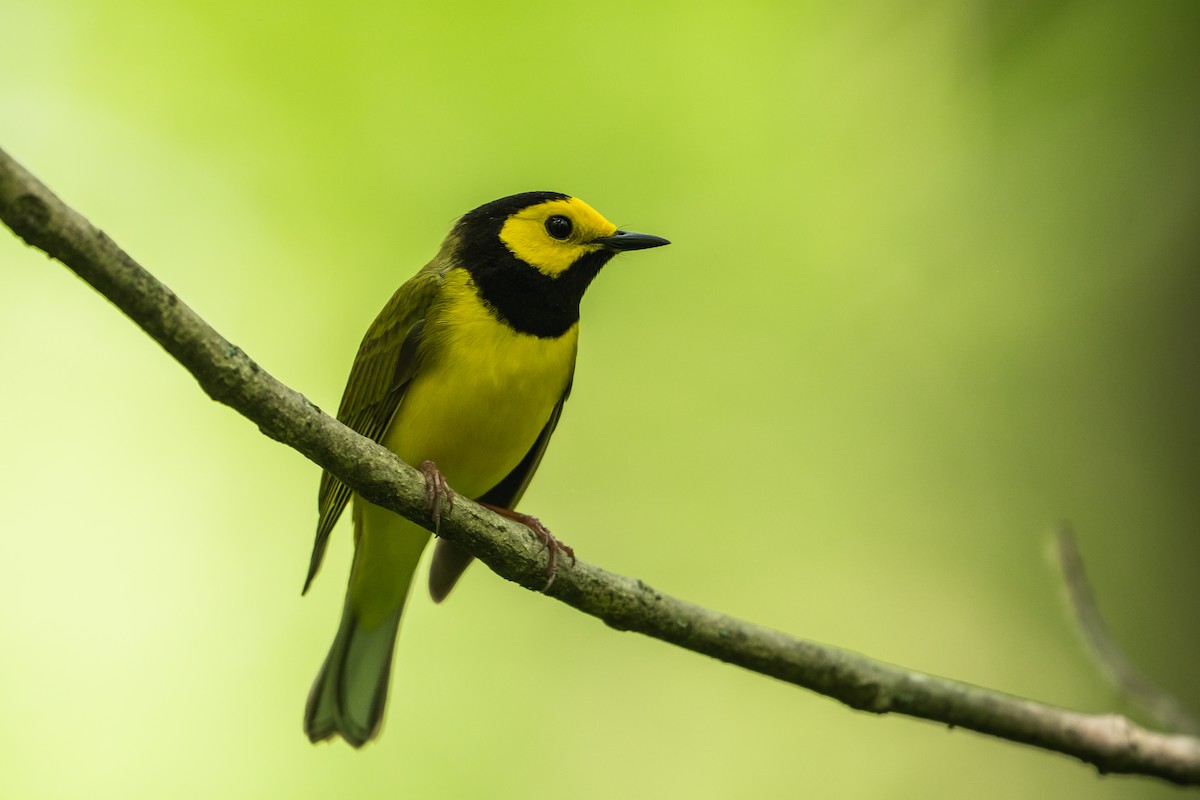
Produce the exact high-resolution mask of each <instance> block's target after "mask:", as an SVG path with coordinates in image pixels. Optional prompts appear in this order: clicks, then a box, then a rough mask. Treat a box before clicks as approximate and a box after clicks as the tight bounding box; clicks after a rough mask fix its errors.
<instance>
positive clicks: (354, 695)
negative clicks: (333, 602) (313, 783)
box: [304, 495, 429, 747]
mask: <svg viewBox="0 0 1200 800" xmlns="http://www.w3.org/2000/svg"><path fill="white" fill-rule="evenodd" d="M354 524H355V533H356V536H355V540H356V546H355V552H354V566H353V568H352V569H351V572H350V585H349V587H348V588H347V590H346V603H345V607H344V608H343V610H342V621H341V624H340V625H339V626H338V632H337V635H336V636H335V637H334V640H333V645H332V646H331V647H330V648H329V655H327V656H326V657H325V663H324V664H322V665H321V671H320V672H318V673H317V679H316V681H314V682H313V686H312V689H311V690H310V691H309V693H308V703H307V704H306V706H305V710H304V732H305V733H306V734H307V735H308V738H309V740H311V741H313V742H319V741H322V740H323V739H328V738H330V737H332V736H335V735H338V736H341V737H342V738H343V739H345V740H346V741H347V742H349V743H350V744H352V745H353V746H355V747H362V746H363V745H364V744H366V743H367V742H368V741H370V740H371V739H373V738H375V736H376V734H378V733H379V727H380V724H381V723H382V722H383V711H384V707H385V705H386V703H387V692H388V683H389V681H390V679H391V673H392V654H393V652H394V651H395V647H396V635H397V633H398V632H399V630H400V617H401V616H402V615H403V613H404V602H405V599H406V598H407V596H408V588H409V585H410V584H411V583H412V577H413V572H414V571H415V570H416V567H417V562H418V561H419V560H420V558H421V551H422V550H423V549H424V548H425V544H426V542H428V541H429V533H428V532H427V531H425V530H424V529H422V528H421V527H419V526H417V525H415V524H413V523H411V522H409V521H407V520H405V519H404V518H402V517H400V516H397V515H395V514H393V513H391V512H390V511H387V510H386V509H382V508H379V507H378V506H374V505H371V504H370V503H367V502H365V501H363V500H362V499H361V498H359V497H358V496H357V495H356V496H355V498H354Z"/></svg>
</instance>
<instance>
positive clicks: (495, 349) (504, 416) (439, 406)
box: [383, 269, 579, 498]
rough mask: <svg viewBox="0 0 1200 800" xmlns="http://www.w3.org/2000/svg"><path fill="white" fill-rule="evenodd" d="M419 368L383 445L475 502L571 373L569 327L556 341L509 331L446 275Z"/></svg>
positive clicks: (517, 453) (465, 282)
mask: <svg viewBox="0 0 1200 800" xmlns="http://www.w3.org/2000/svg"><path fill="white" fill-rule="evenodd" d="M423 337H424V338H423V342H422V351H421V358H422V360H421V366H420V368H419V369H418V371H417V374H416V376H415V377H414V378H413V381H412V383H411V384H410V385H409V388H408V391H407V392H405V395H404V398H403V400H402V401H401V403H400V407H399V408H398V409H397V410H396V416H395V417H394V418H393V419H392V424H391V425H390V426H389V428H388V431H387V433H386V434H385V435H384V437H383V444H384V445H385V446H386V447H387V448H388V449H390V450H392V451H393V452H395V453H396V454H397V455H399V456H400V457H401V458H403V459H404V460H405V461H406V462H408V463H409V464H411V465H413V466H416V465H419V464H420V463H421V462H422V461H424V460H426V459H429V460H431V461H433V462H434V463H435V464H437V466H438V469H439V470H441V472H442V474H444V475H445V476H446V479H447V481H449V483H450V486H451V487H452V488H453V489H454V490H455V491H457V492H459V493H461V494H464V495H466V496H467V497H472V498H474V497H479V496H480V495H482V494H483V493H485V492H486V491H487V490H489V489H491V488H492V487H493V486H495V485H496V484H497V483H499V482H500V481H501V480H502V479H503V478H504V477H505V476H506V475H508V473H509V472H511V471H512V470H513V469H514V468H515V467H516V466H517V464H518V463H520V461H521V459H522V458H524V456H525V454H526V453H528V452H529V449H530V448H531V447H532V446H533V444H534V441H535V440H536V439H537V437H538V434H539V433H541V431H542V428H543V427H545V425H546V422H547V421H548V420H549V419H550V414H551V412H552V411H553V410H554V407H555V406H556V405H557V404H558V401H559V400H560V399H561V398H562V396H563V392H564V391H566V387H567V383H568V382H569V381H570V379H571V374H572V372H573V370H574V367H575V351H576V345H577V343H578V340H579V325H578V323H576V324H575V325H574V326H572V327H571V328H570V330H568V331H567V332H566V333H565V334H563V335H562V336H560V337H558V338H557V339H542V338H539V337H537V336H529V335H527V334H521V333H517V332H515V331H513V330H512V329H511V328H509V327H508V326H506V325H504V324H503V323H502V322H501V321H500V320H498V319H497V318H496V317H495V316H494V315H493V314H492V313H491V312H490V311H488V309H487V308H486V307H485V306H484V305H483V303H482V302H481V301H480V299H479V296H478V295H477V294H476V292H475V289H474V286H473V285H472V284H471V282H470V278H469V277H468V275H467V273H466V271H465V270H461V269H455V270H452V271H451V272H450V273H449V274H448V275H447V276H446V279H445V282H444V283H443V285H442V288H441V291H440V292H439V296H438V299H437V300H436V301H435V302H434V304H433V305H432V307H431V308H430V311H429V315H428V316H427V317H426V320H425V329H424V331H423Z"/></svg>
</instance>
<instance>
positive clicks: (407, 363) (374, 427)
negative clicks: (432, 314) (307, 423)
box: [304, 259, 449, 592]
mask: <svg viewBox="0 0 1200 800" xmlns="http://www.w3.org/2000/svg"><path fill="white" fill-rule="evenodd" d="M448 270H449V265H448V264H445V263H442V262H441V261H440V260H439V259H435V260H434V261H433V262H431V263H430V264H429V265H428V266H426V267H425V268H424V269H423V270H421V271H420V272H418V273H417V274H416V275H415V276H414V277H413V278H411V279H410V280H408V281H406V282H405V283H404V284H403V285H402V286H401V287H400V288H399V289H397V290H396V293H395V294H394V295H392V298H391V300H389V301H388V303H387V305H385V306H384V307H383V310H382V311H380V312H379V316H377V317H376V318H375V321H374V322H373V323H371V327H370V328H368V329H367V333H366V335H365V336H364V337H363V340H362V344H361V345H359V348H358V355H357V356H356V357H355V359H354V366H352V367H351V368H350V377H349V378H348V379H347V381H346V390H345V392H344V393H343V394H342V402H341V405H340V406H339V407H338V414H337V418H338V420H340V421H341V422H342V423H344V424H345V425H347V426H348V427H350V428H352V429H353V430H355V431H357V432H358V433H360V434H362V435H363V436H366V437H367V438H368V439H373V440H375V441H377V442H378V441H380V440H381V439H382V438H383V435H384V433H385V432H386V431H387V427H388V424H389V423H390V422H391V420H392V416H393V415H394V414H395V413H396V408H397V407H398V406H399V405H400V399H401V398H402V397H403V396H404V392H405V390H406V389H407V388H408V384H409V382H410V381H412V378H413V375H415V374H416V371H417V367H418V366H419V361H420V359H419V356H420V352H419V351H420V343H421V334H422V331H423V330H424V327H425V315H426V314H427V313H428V311H429V306H430V305H431V304H432V303H433V299H434V298H435V297H436V296H437V292H438V289H439V288H440V286H441V284H442V279H443V277H444V276H445V274H446V272H447V271H448ZM351 494H352V492H351V490H350V487H348V486H346V485H345V484H344V483H342V482H341V480H339V479H338V478H337V477H335V476H334V475H333V474H331V473H330V472H328V471H326V472H324V473H322V475H321V488H320V490H319V492H318V494H317V507H318V509H319V511H320V516H319V517H318V519H317V535H316V540H315V541H314V542H313V552H312V559H311V561H310V562H309V567H308V577H307V578H306V579H305V581H304V591H305V592H307V591H308V587H309V586H310V585H311V584H312V581H313V578H314V577H316V574H317V570H318V569H320V567H321V560H322V559H323V558H324V556H325V548H326V547H327V546H328V544H329V534H330V532H331V531H332V530H333V526H334V524H336V523H337V521H338V517H340V516H341V514H342V511H343V510H345V508H346V503H347V502H348V501H349V500H350V495H351Z"/></svg>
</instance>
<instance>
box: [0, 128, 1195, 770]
mask: <svg viewBox="0 0 1200 800" xmlns="http://www.w3.org/2000/svg"><path fill="white" fill-rule="evenodd" d="M0 219H2V220H3V221H4V222H5V224H7V225H8V226H9V227H10V228H11V229H12V230H13V231H14V232H15V233H16V234H17V235H18V236H19V237H21V238H22V239H24V240H25V241H26V242H27V243H29V244H30V245H32V246H35V247H37V248H39V249H42V250H43V251H45V252H46V253H47V254H48V255H50V256H51V257H53V258H55V259H58V260H59V261H61V262H62V263H64V264H65V265H66V266H67V267H68V268H70V269H72V270H73V271H74V272H76V274H78V275H79V276H80V277H82V278H83V279H84V280H85V281H87V282H88V283H89V284H91V285H92V286H93V287H94V288H96V289H97V290H98V291H99V292H100V293H101V294H103V295H104V296H105V297H107V298H108V299H109V300H111V301H112V302H113V303H114V304H116V305H117V306H118V307H119V308H120V309H121V310H122V311H124V312H125V313H126V314H127V315H128V316H129V317H130V318H131V319H133V320H134V322H136V323H137V324H138V325H140V326H141V327H142V328H143V329H144V330H145V331H146V332H147V333H148V334H150V335H151V336H152V337H153V338H154V339H155V340H156V341H158V342H159V343H160V344H161V345H162V346H163V347H164V348H165V349H166V350H167V351H168V352H169V353H171V355H173V356H174V357H175V358H176V359H177V360H178V361H179V362H180V363H181V364H183V366H184V367H185V368H187V369H188V370H189V371H190V372H191V373H192V374H193V375H194V376H195V377H196V378H197V380H198V381H200V384H201V386H202V387H203V388H204V390H205V391H206V392H208V394H209V395H210V396H211V397H213V398H214V399H216V400H218V401H220V402H222V403H225V404H227V405H229V406H231V407H233V408H234V409H236V410H237V411H239V412H240V413H242V414H243V415H244V416H246V417H247V418H248V419H250V420H252V421H253V422H255V423H256V424H257V425H258V426H259V428H260V430H262V431H263V433H265V434H267V435H268V436H270V437H271V438H274V439H277V440H279V441H281V442H283V443H285V444H287V445H289V446H291V447H293V448H295V449H297V450H298V451H300V452H301V453H303V454H304V455H306V456H308V457H309V458H311V459H312V460H313V461H315V462H317V463H318V464H320V465H322V466H324V467H326V468H328V469H331V470H333V471H334V472H335V473H337V474H338V475H339V476H340V477H342V478H343V479H344V480H345V481H346V483H347V484H349V485H350V486H352V487H353V488H355V489H356V490H358V491H360V492H361V493H362V494H363V495H365V496H366V497H368V498H369V499H371V500H372V501H374V502H377V503H380V504H382V505H385V506H387V507H389V508H393V509H394V510H396V511H398V512H400V513H404V514H406V515H408V516H410V517H412V518H413V519H417V520H419V521H422V522H424V523H426V524H427V523H428V521H429V520H428V514H427V511H426V510H425V509H424V507H423V483H422V481H421V480H420V479H419V478H418V477H417V476H416V473H415V472H413V471H412V470H411V469H406V468H404V467H403V466H402V465H401V464H400V463H399V461H398V460H397V459H395V458H390V457H389V455H388V454H387V453H386V451H383V449H382V448H380V447H379V446H377V445H375V444H374V443H372V442H369V441H367V440H365V439H362V438H361V437H358V436H356V435H355V434H353V433H352V432H350V431H349V430H348V429H346V428H344V427H343V426H340V425H339V424H338V423H336V421H334V420H332V419H331V418H330V417H328V416H327V415H325V414H323V413H322V412H321V411H320V410H319V409H317V408H316V407H315V406H313V405H312V404H311V403H310V402H308V401H307V400H306V399H305V398H304V397H303V396H301V395H299V394H298V393H296V392H294V391H292V390H290V389H288V388H287V387H286V386H284V385H283V384H281V383H279V382H278V381H276V380H275V379H274V378H272V377H271V376H270V375H268V374H267V373H266V372H264V371H263V370H262V369H261V368H259V367H258V366H257V365H256V364H255V363H254V362H253V361H251V360H250V359H249V358H248V357H246V356H245V354H243V353H242V352H241V351H240V350H239V349H238V348H236V347H235V346H233V345H232V344H231V343H230V342H229V341H228V340H226V339H224V338H223V337H221V336H220V335H219V334H218V333H217V332H216V331H215V330H214V329H212V328H211V327H210V326H208V325H207V323H205V322H204V321H203V320H202V319H201V318H200V317H199V316H198V315H196V314H195V312H193V311H192V310H191V309H190V308H188V307H187V306H186V305H185V304H184V303H182V302H181V301H179V299H178V298H177V297H176V296H175V295H174V294H173V293H172V292H171V291H170V290H169V289H168V288H167V287H165V286H164V285H163V284H161V283H160V282H159V281H157V280H156V279H155V278H154V277H153V276H152V275H150V274H149V273H148V272H146V271H145V270H144V269H142V268H141V267H140V266H139V265H138V264H137V263H136V262H134V261H133V259H132V258H130V257H129V256H128V255H127V254H126V253H125V252H124V251H122V250H121V249H120V248H119V247H117V246H116V245H115V244H114V243H113V242H112V241H111V240H110V239H109V238H108V237H107V236H105V235H104V234H103V233H102V232H101V231H99V230H97V229H96V228H94V227H93V226H92V225H91V224H90V223H88V221H87V220H86V219H84V218H83V217H81V216H80V215H79V214H78V213H76V212H75V211H73V210H72V209H71V208H69V207H68V206H66V205H65V204H64V203H62V202H61V201H60V200H59V199H58V198H57V197H56V196H55V195H54V194H53V193H51V192H50V191H49V190H48V189H47V188H46V187H45V186H44V185H42V184H41V183H40V182H39V181H38V180H37V179H36V178H34V177H33V176H32V175H31V174H30V173H28V172H27V171H26V170H24V169H23V168H22V167H21V166H20V165H19V164H17V163H16V162H15V161H14V160H13V159H11V158H10V157H9V156H8V155H7V154H6V153H4V152H3V151H0ZM523 530H524V529H522V528H520V526H517V525H514V524H511V523H507V522H505V521H503V520H500V519H499V518H498V517H495V516H494V515H489V514H488V513H486V512H483V511H482V510H481V509H479V508H478V507H477V506H474V505H473V504H469V503H457V504H456V505H455V507H454V509H453V510H452V511H451V513H450V514H449V515H447V516H446V517H444V518H443V520H442V532H443V534H444V535H446V536H447V538H450V539H452V540H453V541H455V542H456V543H458V544H461V545H463V546H464V547H466V548H467V549H468V550H469V551H471V552H472V553H473V554H475V555H476V556H478V557H479V558H480V559H481V560H483V561H485V562H486V563H487V564H488V565H489V566H490V567H492V569H493V570H495V571H496V572H497V573H498V574H500V575H502V576H503V577H505V578H508V579H509V580H513V581H516V582H519V583H522V584H523V585H526V586H529V587H536V586H539V585H540V584H541V579H542V576H543V574H544V573H543V571H542V567H541V566H539V565H538V563H537V561H536V559H535V558H532V557H531V556H532V554H534V553H535V551H536V549H537V548H536V545H535V544H534V543H533V541H532V537H530V536H528V535H525V534H524V533H523ZM1068 573H1069V574H1073V572H1072V570H1068ZM1079 575H1082V573H1081V572H1079ZM1072 580H1073V581H1074V582H1075V583H1076V584H1081V583H1082V578H1075V579H1069V580H1068V583H1072ZM1076 591H1077V592H1078V590H1076ZM550 594H552V595H553V596H555V597H556V598H558V599H560V600H562V601H563V602H566V603H568V604H569V605H572V606H574V607H576V608H578V609H580V610H583V611H585V612H587V613H590V614H593V615H595V616H597V617H599V618H600V619H602V620H604V621H605V622H607V623H608V624H609V625H611V626H613V627H615V628H618V629H623V630H633V631H638V632H641V633H645V634H647V635H650V636H654V637H656V638H659V639H661V640H664V641H667V642H672V643H674V644H678V645H680V646H682V647H685V648H688V649H691V650H694V651H696V652H698V653H704V654H707V655H710V656H712V657H714V658H718V659H721V660H723V661H727V662H729V663H732V664H736V665H739V666H743V667H745V668H747V669H750V670H753V671H756V672H760V673H762V674H764V675H769V676H773V677H776V678H779V679H781V680H784V681H788V682H790V683H794V684H796V685H799V686H803V687H806V688H809V689H812V690H814V691H818V692H821V693H823V694H826V695H828V696H830V697H833V698H836V699H838V700H840V701H842V702H844V703H846V704H847V705H850V706H851V707H853V708H857V709H861V710H866V711H870V712H874V713H888V712H894V713H900V714H907V715H910V716H914V717H919V718H923V719H928V720H932V721H936V722H941V723H944V724H947V725H950V726H957V727H965V728H969V729H972V730H975V731H979V732H981V733H986V734H990V735H993V736H997V737H1002V738H1006V739H1010V740H1012V741H1016V742H1021V743H1025V744H1030V745H1034V746H1037V747H1041V748H1045V749H1048V750H1053V751H1057V752H1061V753H1065V754H1068V755H1072V756H1075V757H1076V758H1079V759H1081V760H1083V761H1086V762H1089V763H1091V764H1093V765H1095V766H1096V767H1097V768H1098V769H1099V770H1101V771H1102V772H1122V773H1135V774H1144V775H1153V776H1157V777H1160V778H1165V779H1166V780H1169V781H1172V782H1175V783H1180V784H1188V785H1200V740H1198V739H1195V738H1192V737H1188V736H1179V735H1166V734H1160V733H1155V732H1152V731H1148V730H1146V729H1143V728H1141V727H1138V726H1136V725H1134V724H1132V723H1131V722H1129V721H1128V720H1126V719H1124V718H1123V717H1119V716H1116V715H1105V716H1097V715H1087V714H1079V713H1076V712H1071V711H1067V710H1064V709H1059V708H1055V707H1052V706H1048V705H1045V704H1041V703H1036V702H1033V701H1030V700H1025V699H1022V698H1018V697H1014V696H1011V695H1007V694H1004V693H1000V692H995V691H991V690H987V689H982V688H979V687H976V686H971V685H969V684H966V683H961V682H958V681H953V680H948V679H945V678H939V677H936V676H932V675H928V674H924V673H920V672H915V671H910V670H906V669H902V668H900V667H896V666H892V665H889V664H884V663H882V662H878V661H874V660H871V659H868V658H866V657H863V656H861V655H858V654H856V653H852V652H849V651H845V650H840V649H837V648H833V647H827V646H823V645H818V644H815V643H812V642H806V641H802V640H798V639H794V638H791V637H788V636H785V635H783V634H781V633H778V632H777V631H773V630H771V629H768V628H765V627H762V626H758V625H754V624H752V623H747V622H744V621H741V620H737V619H735V618H732V617H729V616H726V615H723V614H719V613H717V612H713V611H710V610H708V609H705V608H702V607H700V606H696V605H693V604H690V603H686V602H684V601H681V600H677V599H674V598H671V597H668V596H666V595H664V594H661V593H659V592H657V591H655V590H653V589H652V588H650V587H649V586H647V585H645V584H644V583H642V582H641V581H635V580H631V579H629V578H624V577H621V576H618V575H614V574H612V573H608V572H606V571H604V570H601V569H599V568H598V567H595V566H592V565H590V564H587V563H585V562H582V561H581V562H579V563H578V565H577V566H576V567H575V568H571V569H563V570H562V572H561V573H560V577H559V579H558V581H556V582H555V584H554V587H553V589H552V590H551V592H550ZM1089 624H1090V623H1089Z"/></svg>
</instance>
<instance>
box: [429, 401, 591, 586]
mask: <svg viewBox="0 0 1200 800" xmlns="http://www.w3.org/2000/svg"><path fill="white" fill-rule="evenodd" d="M570 394H571V383H570V382H569V381H568V382H567V389H566V391H564V392H563V396H562V399H560V400H559V401H558V405H556V406H555V407H554V411H553V412H551V414H550V419H549V420H548V421H547V422H546V425H545V426H544V427H543V428H542V432H541V433H539V434H538V438H537V441H535V442H534V443H533V447H531V448H529V452H528V453H526V454H525V457H524V458H522V459H521V463H519V464H517V466H516V467H515V468H514V469H513V471H512V472H510V473H508V475H506V476H504V480H502V481H500V482H499V483H497V484H496V485H495V486H493V487H492V488H491V489H489V490H488V491H487V492H486V493H485V494H484V495H483V496H481V497H478V498H476V500H478V501H479V502H480V503H487V504H489V505H493V506H500V507H501V508H508V509H513V508H516V506H517V503H518V502H519V501H520V500H521V496H522V495H524V494H525V490H526V489H528V488H529V482H530V481H532V480H533V473H535V472H537V468H538V465H540V464H541V463H542V456H544V455H545V454H546V446H547V445H548V444H550V437H551V435H553V434H554V429H555V428H556V427H558V418H559V417H560V416H562V409H563V403H565V402H567V397H568V396H569V395H570ZM473 558H474V556H472V555H471V554H470V553H468V552H467V551H466V550H463V549H462V548H460V547H456V546H455V545H454V544H452V543H451V542H449V541H448V540H446V539H438V540H437V545H436V546H435V547H434V551H433V562H432V563H431V564H430V565H429V594H430V596H432V597H433V599H434V601H435V602H438V603H440V602H442V601H443V600H445V599H446V595H448V594H450V590H451V589H453V588H454V584H455V583H457V582H458V579H459V578H460V577H462V574H463V571H464V570H466V568H467V567H468V566H470V564H471V561H472V559H473Z"/></svg>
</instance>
